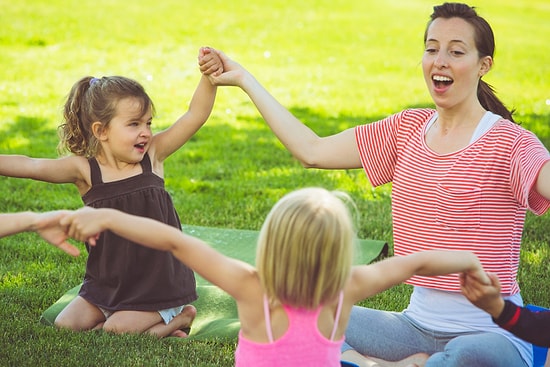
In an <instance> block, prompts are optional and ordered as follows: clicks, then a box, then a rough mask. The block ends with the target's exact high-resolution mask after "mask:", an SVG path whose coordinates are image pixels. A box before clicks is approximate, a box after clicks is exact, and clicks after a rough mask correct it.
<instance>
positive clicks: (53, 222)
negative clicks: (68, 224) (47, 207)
mask: <svg viewBox="0 0 550 367" xmlns="http://www.w3.org/2000/svg"><path fill="white" fill-rule="evenodd" d="M68 214H70V211H67V210H64V211H61V210H60V211H52V212H46V213H41V214H38V216H37V217H36V220H35V221H34V223H33V226H32V228H33V230H34V231H35V232H36V233H38V234H39V235H40V236H41V237H42V238H43V239H44V240H46V241H48V242H49V243H50V244H52V245H54V246H55V247H57V248H59V249H60V250H62V251H64V252H66V253H67V254H69V255H71V256H78V255H80V251H79V250H78V249H77V248H76V247H74V246H73V245H71V244H70V243H69V242H67V239H68V236H67V234H66V233H65V227H64V226H62V225H61V223H60V221H61V219H62V218H64V217H65V216H67V215H68Z"/></svg>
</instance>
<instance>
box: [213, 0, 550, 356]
mask: <svg viewBox="0 0 550 367" xmlns="http://www.w3.org/2000/svg"><path fill="white" fill-rule="evenodd" d="M424 41H425V52H424V55H423V58H422V68H423V73H424V78H425V81H426V84H427V87H428V90H429V92H430V94H431V96H432V98H433V102H434V104H435V106H436V108H435V109H411V110H406V111H402V112H399V113H397V114H395V115H392V116H390V117H388V118H386V119H384V120H381V121H378V122H374V123H371V124H366V125H362V126H357V127H355V128H352V129H348V130H346V131H343V132H341V133H338V134H335V135H333V136H329V137H323V138H321V137H319V136H318V135H317V134H316V133H314V132H313V131H312V130H311V129H309V128H308V127H307V126H305V125H303V124H302V123H300V121H298V120H297V119H296V118H295V117H294V116H292V114H290V113H289V112H288V111H287V110H286V109H285V108H284V107H283V106H281V105H280V104H279V103H278V102H277V101H276V100H275V99H274V98H273V97H272V96H271V95H270V94H269V93H268V92H267V91H266V90H265V89H264V88H263V87H262V86H261V85H260V84H259V83H258V82H257V81H256V80H255V78H254V77H253V76H252V75H251V74H250V73H249V72H247V71H246V70H245V69H243V68H242V67H241V66H240V65H238V64H236V63H235V62H233V61H231V60H230V59H228V58H227V57H226V56H225V55H224V54H223V53H221V52H219V54H220V56H221V57H222V60H223V63H224V73H223V74H222V75H220V76H217V77H214V76H211V77H210V80H211V81H212V82H213V83H215V84H217V85H236V86H239V87H240V88H242V89H243V90H244V91H245V92H246V93H247V94H248V95H249V96H250V98H251V99H252V101H253V102H254V103H255V105H256V107H257V108H258V110H259V111H260V113H261V114H262V116H263V117H264V119H265V120H266V122H267V123H268V124H269V126H270V128H271V129H272V130H273V132H274V133H275V134H276V135H277V137H278V138H279V140H281V142H282V143H283V144H284V145H285V146H286V147H287V149H288V150H289V151H290V152H291V153H292V154H293V155H294V156H295V157H296V158H297V159H299V160H300V161H301V163H302V164H303V165H304V166H305V167H316V168H323V169H350V168H363V169H364V170H365V173H366V174H367V176H368V178H369V180H370V182H371V183H372V184H373V185H374V186H378V185H382V184H386V183H389V182H392V183H393V186H392V211H393V227H394V252H395V255H396V256H403V255H407V254H410V253H414V252H417V251H423V250H428V249H446V250H457V249H461V250H471V251H473V252H475V253H476V254H477V255H478V257H479V258H480V259H481V262H482V264H483V266H484V268H485V269H486V270H488V271H491V272H493V273H496V274H497V275H498V276H499V278H500V279H501V281H502V292H503V294H504V295H505V298H506V299H509V300H511V301H512V302H514V303H516V304H519V305H522V304H523V301H522V298H521V295H520V293H519V287H518V284H517V281H516V275H517V268H518V264H519V252H520V243H521V233H522V230H523V226H524V220H525V215H526V211H527V210H530V211H532V212H533V213H535V214H539V215H540V214H543V213H544V212H546V211H547V210H548V208H549V207H550V154H549V152H548V150H547V149H546V148H545V147H544V146H543V144H542V143H541V142H540V141H539V140H538V139H537V138H536V137H535V136H534V135H533V134H532V133H530V132H528V131H526V130H525V129H523V128H521V127H520V126H518V125H516V124H515V123H514V122H513V120H512V114H511V112H510V111H508V109H507V108H506V107H505V106H504V105H503V104H502V103H501V102H500V101H499V100H498V98H497V97H496V96H495V95H494V93H493V91H492V89H491V87H489V86H488V85H487V84H486V83H485V82H484V81H482V80H481V78H482V77H483V76H484V75H485V74H487V73H488V72H489V71H490V70H491V67H492V65H493V53H494V37H493V32H492V30H491V27H490V26H489V24H488V23H487V22H486V21H485V20H484V19H483V18H481V17H479V16H478V15H477V13H476V12H475V10H474V9H473V8H471V7H469V6H467V5H465V4H457V3H445V4H443V5H440V6H436V7H434V13H433V14H432V15H431V20H430V22H429V23H428V26H427V28H426V32H425V35H424ZM408 283H409V284H412V285H413V286H414V291H413V294H412V296H411V300H410V304H409V306H408V307H407V309H406V310H405V311H403V312H401V313H391V312H385V311H379V310H372V309H367V308H362V307H355V308H354V309H353V311H352V313H351V316H350V322H349V326H348V329H347V332H346V341H347V345H345V346H344V349H343V359H345V360H350V361H354V362H355V363H357V364H359V365H362V366H370V365H372V364H370V362H368V361H367V360H366V359H365V358H364V357H363V356H364V355H368V356H372V357H376V358H377V361H379V363H380V364H381V365H385V363H384V361H386V360H390V361H398V360H401V359H403V358H405V357H406V356H409V355H413V354H417V353H426V354H427V355H429V358H428V359H427V361H426V366H446V367H449V366H529V365H530V364H531V363H532V362H531V361H532V352H531V345H529V344H527V343H525V342H523V341H521V340H520V339H518V338H516V337H514V336H513V335H511V334H510V333H508V332H506V331H504V330H502V329H500V328H499V327H498V326H496V325H495V324H494V323H493V322H492V320H491V318H490V316H489V315H488V314H487V313H485V312H483V311H482V310H480V309H478V308H476V307H475V306H473V305H472V304H471V303H470V302H469V301H468V300H467V299H466V298H465V297H464V296H463V295H462V294H461V293H460V284H459V282H458V280H457V278H456V277H447V276H443V277H437V278H429V277H428V278H419V277H413V278H412V279H411V280H410V281H409V282H408Z"/></svg>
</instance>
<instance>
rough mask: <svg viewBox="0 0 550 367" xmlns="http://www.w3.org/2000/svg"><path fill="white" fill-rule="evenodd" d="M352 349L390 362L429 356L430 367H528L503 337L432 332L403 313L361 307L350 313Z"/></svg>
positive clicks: (348, 341)
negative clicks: (420, 355)
mask: <svg viewBox="0 0 550 367" xmlns="http://www.w3.org/2000/svg"><path fill="white" fill-rule="evenodd" d="M350 349H354V350H355V351H357V352H358V353H360V354H363V355H367V356H371V357H375V358H379V359H382V360H386V361H399V360H402V359H405V358H407V357H408V356H411V355H413V354H416V353H427V354H429V355H431V356H430V358H429V359H428V361H427V363H426V367H458V366H480V367H483V366H487V367H492V366H514V367H516V366H517V367H527V366H528V365H527V364H526V363H525V361H524V360H523V359H522V358H521V355H520V353H519V351H518V350H517V348H516V347H515V346H514V345H513V344H512V343H511V342H510V341H509V340H508V339H507V338H506V337H505V336H503V335H500V334H495V333H476V334H454V333H442V332H436V331H430V330H426V329H423V328H421V327H419V326H417V325H415V323H414V322H412V321H411V320H410V319H409V318H408V317H407V316H405V315H403V314H401V313H396V312H388V311H380V310H373V309H369V308H364V307H358V306H354V307H353V309H352V312H351V314H350V319H349V324H348V328H347V330H346V342H345V343H344V345H343V347H342V352H345V351H347V350H350Z"/></svg>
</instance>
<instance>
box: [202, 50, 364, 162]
mask: <svg viewBox="0 0 550 367" xmlns="http://www.w3.org/2000/svg"><path fill="white" fill-rule="evenodd" d="M216 52H217V53H218V55H219V56H220V58H221V59H222V61H223V70H224V72H223V73H222V74H221V75H219V76H215V75H210V76H209V78H210V81H211V82H212V83H214V84H215V85H228V86H238V87H240V88H241V89H242V90H243V91H244V92H245V93H246V94H248V96H249V97H250V99H251V100H252V102H253V103H254V104H255V105H256V108H257V109H258V111H259V112H260V114H261V115H262V117H263V118H264V120H265V121H266V122H267V124H268V125H269V127H270V128H271V130H272V131H273V132H274V133H275V135H276V136H277V138H278V139H279V140H280V141H281V142H282V143H283V145H284V146H285V147H286V148H287V149H288V150H289V151H290V152H291V153H292V155H293V156H294V157H295V158H296V159H298V160H299V161H300V162H301V163H302V165H303V166H304V167H316V168H327V169H332V168H335V169H345V168H361V161H360V158H359V151H358V149H357V144H356V142H355V132H354V129H348V130H344V131H342V132H340V133H337V134H335V135H332V136H327V137H323V138H321V137H319V136H318V135H317V134H316V133H315V132H314V131H313V130H311V129H310V128H309V127H308V126H306V125H304V124H302V122H300V121H299V120H298V119H297V118H296V117H294V116H293V115H292V114H291V113H290V112H289V111H288V110H287V109H286V108H285V107H283V106H282V105H281V104H280V103H279V102H278V101H277V100H276V99H275V98H274V97H273V96H272V95H271V94H270V93H269V92H268V91H267V90H266V89H265V88H264V87H263V86H262V85H261V84H260V83H259V82H258V81H257V80H256V78H255V77H254V76H253V75H252V74H251V73H249V72H248V71H247V70H246V69H245V68H243V67H242V66H241V65H239V64H238V63H236V62H235V61H233V60H231V59H230V58H229V57H227V56H226V55H225V54H224V53H223V52H221V51H216Z"/></svg>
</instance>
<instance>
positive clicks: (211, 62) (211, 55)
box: [199, 47, 223, 76]
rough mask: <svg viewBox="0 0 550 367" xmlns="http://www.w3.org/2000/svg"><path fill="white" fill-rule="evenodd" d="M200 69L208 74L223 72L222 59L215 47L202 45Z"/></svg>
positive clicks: (217, 74)
mask: <svg viewBox="0 0 550 367" xmlns="http://www.w3.org/2000/svg"><path fill="white" fill-rule="evenodd" d="M199 69H200V71H201V73H203V74H204V75H206V76H209V75H213V76H219V75H221V74H222V73H223V63H222V60H221V58H220V56H219V55H218V54H217V53H216V52H215V50H214V49H213V48H210V47H201V48H200V49H199Z"/></svg>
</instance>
